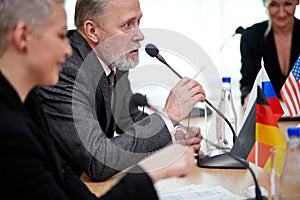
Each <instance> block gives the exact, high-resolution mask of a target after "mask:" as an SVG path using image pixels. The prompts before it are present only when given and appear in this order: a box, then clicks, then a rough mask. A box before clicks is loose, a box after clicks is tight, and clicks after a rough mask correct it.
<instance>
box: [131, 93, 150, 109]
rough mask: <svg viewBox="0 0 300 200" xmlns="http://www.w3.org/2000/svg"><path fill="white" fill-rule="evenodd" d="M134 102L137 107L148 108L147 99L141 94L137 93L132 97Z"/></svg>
mask: <svg viewBox="0 0 300 200" xmlns="http://www.w3.org/2000/svg"><path fill="white" fill-rule="evenodd" d="M132 100H133V102H134V104H135V105H136V106H147V105H148V101H147V98H146V97H145V96H144V95H142V94H140V93H135V94H134V95H133V96H132Z"/></svg>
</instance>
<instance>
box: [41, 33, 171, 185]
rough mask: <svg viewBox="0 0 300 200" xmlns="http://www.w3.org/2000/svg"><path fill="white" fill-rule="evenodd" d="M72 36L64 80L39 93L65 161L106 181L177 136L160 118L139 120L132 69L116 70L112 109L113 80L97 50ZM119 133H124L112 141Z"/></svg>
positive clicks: (74, 167) (76, 36)
mask: <svg viewBox="0 0 300 200" xmlns="http://www.w3.org/2000/svg"><path fill="white" fill-rule="evenodd" d="M68 37H69V39H70V43H71V46H72V49H73V54H72V56H71V57H69V58H67V60H66V62H65V63H64V65H63V71H62V72H61V73H60V76H59V82H58V84H57V85H56V86H55V87H44V88H41V89H40V91H39V95H40V98H41V101H42V103H43V110H44V112H45V115H46V118H47V121H48V123H49V125H50V129H51V133H52V134H53V137H54V139H55V142H56V143H57V144H58V146H59V148H60V152H61V153H62V155H63V157H64V158H65V160H67V161H68V162H69V163H70V165H71V166H72V168H73V169H77V171H78V172H79V173H81V172H82V171H84V172H85V173H87V174H88V175H89V176H90V177H91V178H92V179H94V180H105V179H107V178H109V177H111V176H112V175H114V174H116V173H117V172H118V171H120V170H123V169H125V168H127V167H129V166H131V165H132V164H135V163H137V162H138V161H139V160H141V159H142V158H144V157H145V156H147V155H148V154H149V152H153V151H155V150H157V149H160V148H162V147H164V146H166V145H167V144H169V143H170V142H171V140H172V139H171V135H170V133H169V131H168V129H167V127H166V125H165V123H164V121H163V119H162V118H161V117H160V116H159V115H158V114H152V115H150V116H148V117H146V118H144V119H143V120H139V121H138V119H141V115H142V114H141V112H140V111H139V110H138V108H137V107H136V106H135V105H133V104H132V102H131V101H130V98H131V96H132V91H131V88H130V82H129V79H128V71H120V70H117V71H116V85H115V88H114V95H115V98H114V99H115V103H114V104H113V105H114V106H113V108H112V105H111V102H109V97H108V93H109V92H108V88H109V85H108V81H107V79H106V77H105V73H104V70H103V68H102V66H101V64H100V62H99V60H98V58H97V57H96V55H95V53H94V51H92V49H91V47H90V46H89V45H88V43H87V42H86V41H85V40H84V39H83V37H82V36H81V35H80V34H79V32H78V31H69V33H68ZM112 111H113V112H112ZM111 113H113V118H114V124H113V126H111V123H110V119H111ZM136 121H138V122H136ZM115 130H117V131H118V133H119V134H120V133H121V135H119V136H117V137H112V136H113V132H114V131H115ZM123 132H125V133H123ZM111 137H112V138H111Z"/></svg>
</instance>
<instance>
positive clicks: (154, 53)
mask: <svg viewBox="0 0 300 200" xmlns="http://www.w3.org/2000/svg"><path fill="white" fill-rule="evenodd" d="M145 50H146V52H147V54H148V55H149V56H151V57H156V58H157V59H158V60H159V61H161V62H162V63H164V64H165V65H166V66H167V67H169V68H170V69H171V70H172V71H173V72H174V74H176V75H177V76H178V77H179V78H180V79H182V76H181V75H180V74H179V73H178V72H176V71H175V70H174V69H173V68H172V67H171V66H170V65H169V64H168V63H167V62H166V61H165V59H164V58H163V57H162V56H161V55H160V54H159V50H158V48H157V47H156V46H155V45H153V44H147V45H146V48H145ZM205 102H206V103H207V104H208V105H209V106H210V107H211V108H212V109H213V110H214V111H216V113H218V115H220V116H221V117H222V118H223V119H224V120H225V121H226V123H227V124H228V126H229V128H230V130H231V131H232V134H233V142H235V141H236V139H237V136H236V133H235V131H234V128H233V127H232V125H231V124H230V122H229V120H228V119H227V118H226V117H225V116H224V115H223V113H221V112H220V111H219V110H218V109H217V108H216V107H214V106H213V105H212V104H211V103H210V102H209V101H208V100H207V99H205Z"/></svg>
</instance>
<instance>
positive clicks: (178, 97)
mask: <svg viewBox="0 0 300 200" xmlns="http://www.w3.org/2000/svg"><path fill="white" fill-rule="evenodd" d="M203 101H205V92H204V90H203V88H202V86H201V85H200V84H199V83H198V82H197V81H195V80H192V79H190V78H186V77H185V78H182V79H181V80H180V81H179V82H178V83H177V84H176V85H175V87H174V88H173V89H172V90H171V92H170V94H169V96H168V98H167V101H166V104H165V107H164V111H165V112H166V114H167V115H168V116H169V118H170V119H171V120H172V122H173V124H174V125H175V124H177V123H179V122H180V121H182V120H183V119H184V118H185V117H187V116H188V114H189V113H190V112H191V111H192V108H193V107H194V105H195V104H197V103H198V102H203Z"/></svg>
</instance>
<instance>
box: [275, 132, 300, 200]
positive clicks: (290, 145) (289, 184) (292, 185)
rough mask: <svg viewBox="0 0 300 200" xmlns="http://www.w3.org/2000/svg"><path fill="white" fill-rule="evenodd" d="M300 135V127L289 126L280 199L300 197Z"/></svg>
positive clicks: (290, 199)
mask: <svg viewBox="0 0 300 200" xmlns="http://www.w3.org/2000/svg"><path fill="white" fill-rule="evenodd" d="M299 136H300V128H297V127H291V128H288V139H287V151H286V158H285V163H284V168H283V171H282V174H281V176H280V179H279V199H280V200H285V199H289V200H292V199H300V166H299V156H300V154H299V153H300V152H299V141H300V139H299Z"/></svg>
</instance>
